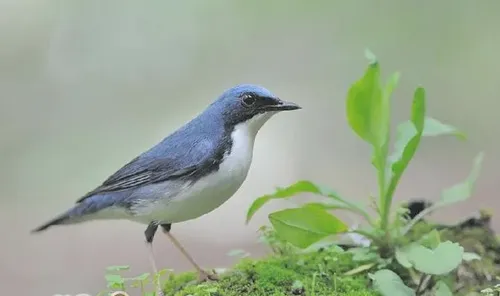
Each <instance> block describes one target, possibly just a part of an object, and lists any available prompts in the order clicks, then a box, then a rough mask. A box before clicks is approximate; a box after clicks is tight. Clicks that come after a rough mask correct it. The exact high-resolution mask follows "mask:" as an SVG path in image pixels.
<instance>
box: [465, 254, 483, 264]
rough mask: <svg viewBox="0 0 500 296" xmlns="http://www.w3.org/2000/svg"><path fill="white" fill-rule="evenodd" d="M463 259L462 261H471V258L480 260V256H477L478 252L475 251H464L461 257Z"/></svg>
mask: <svg viewBox="0 0 500 296" xmlns="http://www.w3.org/2000/svg"><path fill="white" fill-rule="evenodd" d="M462 258H463V259H464V261H467V262H469V261H473V260H481V256H479V255H478V254H476V253H472V252H464V255H463V257H462Z"/></svg>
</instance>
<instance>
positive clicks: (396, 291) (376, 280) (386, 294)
mask: <svg viewBox="0 0 500 296" xmlns="http://www.w3.org/2000/svg"><path fill="white" fill-rule="evenodd" d="M369 277H370V279H371V280H372V281H373V285H374V287H375V289H376V290H378V291H379V292H380V293H381V294H382V295H383V296H396V295H398V296H415V292H414V291H413V290H412V289H411V288H409V287H408V286H406V285H405V284H404V283H403V280H401V278H400V277H399V276H398V275H397V274H396V273H395V272H393V271H391V270H388V269H382V270H379V271H377V272H375V273H374V274H369Z"/></svg>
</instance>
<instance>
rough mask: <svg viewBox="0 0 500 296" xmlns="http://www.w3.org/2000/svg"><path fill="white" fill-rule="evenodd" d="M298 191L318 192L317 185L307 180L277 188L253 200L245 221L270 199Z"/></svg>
mask: <svg viewBox="0 0 500 296" xmlns="http://www.w3.org/2000/svg"><path fill="white" fill-rule="evenodd" d="M299 193H320V189H319V188H318V186H316V185H315V184H313V183H312V182H309V181H298V182H297V183H295V184H292V185H290V186H288V187H285V188H278V189H277V190H276V191H275V192H274V193H273V194H267V195H264V196H261V197H259V198H257V199H256V200H254V202H253V203H252V205H251V206H250V207H249V208H248V212H247V219H246V223H248V222H249V221H250V219H252V217H253V215H254V214H255V213H256V212H257V211H258V210H259V209H260V208H261V207H262V206H264V205H265V204H266V203H267V202H268V201H270V200H271V199H281V198H289V197H292V196H295V195H297V194H299Z"/></svg>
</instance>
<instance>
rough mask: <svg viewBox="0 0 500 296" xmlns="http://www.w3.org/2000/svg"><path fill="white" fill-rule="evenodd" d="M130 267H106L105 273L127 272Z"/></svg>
mask: <svg viewBox="0 0 500 296" xmlns="http://www.w3.org/2000/svg"><path fill="white" fill-rule="evenodd" d="M129 268H130V266H128V265H114V266H108V267H107V268H106V270H107V271H120V270H129Z"/></svg>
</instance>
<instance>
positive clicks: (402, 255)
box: [395, 248, 413, 269]
mask: <svg viewBox="0 0 500 296" xmlns="http://www.w3.org/2000/svg"><path fill="white" fill-rule="evenodd" d="M407 252H408V250H406V248H398V249H396V254H395V255H396V260H397V261H398V263H399V264H401V266H403V267H404V268H406V269H409V268H411V267H412V266H413V264H411V262H410V260H408V257H407V256H406V254H407Z"/></svg>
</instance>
